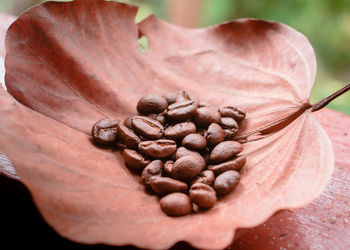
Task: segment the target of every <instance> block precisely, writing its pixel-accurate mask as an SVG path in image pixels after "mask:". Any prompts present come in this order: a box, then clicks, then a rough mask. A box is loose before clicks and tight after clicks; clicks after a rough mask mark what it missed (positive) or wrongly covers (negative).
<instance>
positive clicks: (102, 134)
mask: <svg viewBox="0 0 350 250" xmlns="http://www.w3.org/2000/svg"><path fill="white" fill-rule="evenodd" d="M118 124H119V121H118V120H116V119H112V118H104V119H101V120H99V121H98V122H96V123H95V124H94V126H93V127H92V129H91V135H92V138H93V140H94V141H95V142H96V143H98V144H101V145H111V144H113V143H114V142H115V141H116V140H117V139H118V130H117V126H118Z"/></svg>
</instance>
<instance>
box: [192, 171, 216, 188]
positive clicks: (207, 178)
mask: <svg viewBox="0 0 350 250" xmlns="http://www.w3.org/2000/svg"><path fill="white" fill-rule="evenodd" d="M214 180H215V175H214V173H213V171H211V170H204V171H202V172H200V173H199V174H198V175H197V176H196V178H194V179H193V181H192V182H191V185H193V184H195V183H204V184H207V185H209V186H211V185H212V184H213V183H214Z"/></svg>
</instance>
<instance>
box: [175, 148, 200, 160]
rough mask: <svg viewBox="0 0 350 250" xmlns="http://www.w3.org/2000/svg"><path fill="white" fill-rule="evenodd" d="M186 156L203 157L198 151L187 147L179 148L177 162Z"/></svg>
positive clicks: (176, 156) (176, 154)
mask: <svg viewBox="0 0 350 250" xmlns="http://www.w3.org/2000/svg"><path fill="white" fill-rule="evenodd" d="M186 155H194V156H195V157H202V156H201V154H200V153H198V152H196V151H193V150H190V149H187V148H185V147H179V148H178V149H177V150H176V153H175V160H177V159H180V158H181V157H183V156H186ZM202 158H203V157H202ZM203 161H204V159H203Z"/></svg>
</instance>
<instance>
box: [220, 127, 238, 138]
mask: <svg viewBox="0 0 350 250" xmlns="http://www.w3.org/2000/svg"><path fill="white" fill-rule="evenodd" d="M222 131H223V132H224V134H225V141H229V140H233V139H234V138H235V136H236V133H237V131H234V130H230V129H227V128H225V129H223V130H222Z"/></svg>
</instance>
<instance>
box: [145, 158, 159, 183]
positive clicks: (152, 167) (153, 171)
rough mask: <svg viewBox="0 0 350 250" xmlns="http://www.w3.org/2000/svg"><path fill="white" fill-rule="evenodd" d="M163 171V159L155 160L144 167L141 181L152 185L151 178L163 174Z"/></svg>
mask: <svg viewBox="0 0 350 250" xmlns="http://www.w3.org/2000/svg"><path fill="white" fill-rule="evenodd" d="M162 172H163V162H162V161H161V160H154V161H152V162H151V163H150V164H148V165H147V166H146V167H145V168H144V169H143V171H142V174H141V181H142V183H143V184H144V185H145V186H146V187H150V182H151V181H150V178H151V177H153V176H161V175H162Z"/></svg>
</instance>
